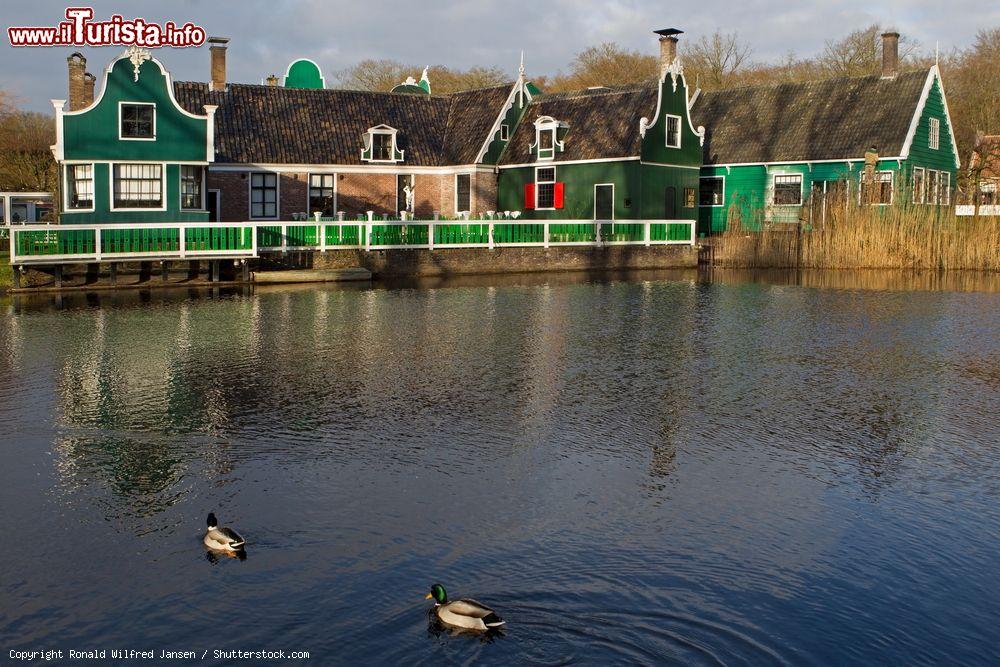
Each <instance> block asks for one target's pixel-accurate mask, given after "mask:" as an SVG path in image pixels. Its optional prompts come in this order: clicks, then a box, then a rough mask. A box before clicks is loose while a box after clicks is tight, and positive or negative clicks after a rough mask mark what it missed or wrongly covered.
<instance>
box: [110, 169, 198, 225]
mask: <svg viewBox="0 0 1000 667" xmlns="http://www.w3.org/2000/svg"><path fill="white" fill-rule="evenodd" d="M127 164H141V165H152V164H158V165H160V206H157V207H149V208H132V207H130V206H126V207H124V208H119V207H116V206H115V167H119V166H122V165H127ZM178 172H179V170H178ZM178 178H180V176H179V174H178ZM178 187H180V183H178ZM108 204H109V206H108V210H110V211H112V212H121V211H129V212H135V211H166V210H167V163H166V162H149V161H146V162H144V161H142V160H122V161H121V162H109V163H108Z"/></svg>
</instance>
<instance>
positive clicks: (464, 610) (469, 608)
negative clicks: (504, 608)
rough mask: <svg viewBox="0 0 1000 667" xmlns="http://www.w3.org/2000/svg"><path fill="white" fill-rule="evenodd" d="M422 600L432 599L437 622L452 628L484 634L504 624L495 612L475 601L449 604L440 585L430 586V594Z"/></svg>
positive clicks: (459, 601)
mask: <svg viewBox="0 0 1000 667" xmlns="http://www.w3.org/2000/svg"><path fill="white" fill-rule="evenodd" d="M424 599H426V600H431V599H433V600H434V614H435V615H436V616H437V618H438V620H440V621H441V622H442V623H444V624H445V625H447V626H451V627H453V628H461V629H463V630H478V631H479V632H486V631H487V630H492V629H494V628H499V627H500V626H502V625H504V623H506V621H504V620H503V619H502V618H500V617H499V616H497V614H496V612H495V611H493V610H492V609H490V608H489V607H487V606H485V605H482V604H479V603H478V602H476V601H475V600H469V599H464V600H453V601H451V602H449V601H448V593H447V592H446V591H445V590H444V586H442V585H441V584H434V585H433V586H431V592H430V593H428V594H427V596H426V597H425V598H424Z"/></svg>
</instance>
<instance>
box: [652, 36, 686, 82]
mask: <svg viewBox="0 0 1000 667" xmlns="http://www.w3.org/2000/svg"><path fill="white" fill-rule="evenodd" d="M653 33H654V34H656V35H659V36H660V76H663V73H664V72H666V71H667V68H668V67H670V66H671V65H673V64H674V61H675V60H677V35H682V34H684V31H683V30H678V29H677V28H664V29H663V30H654V31H653Z"/></svg>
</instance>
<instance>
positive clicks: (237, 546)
mask: <svg viewBox="0 0 1000 667" xmlns="http://www.w3.org/2000/svg"><path fill="white" fill-rule="evenodd" d="M245 544H246V540H244V539H243V538H242V537H240V534H239V533H237V532H236V531H235V530H233V529H232V528H227V527H226V526H222V527H219V522H218V520H217V519H216V518H215V513H214V512H212V513H209V515H208V530H206V531H205V546H207V547H208V548H209V549H214V550H215V551H229V552H237V551H240V550H241V549H243V546H244V545H245Z"/></svg>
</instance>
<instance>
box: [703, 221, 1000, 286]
mask: <svg viewBox="0 0 1000 667" xmlns="http://www.w3.org/2000/svg"><path fill="white" fill-rule="evenodd" d="M736 208H737V207H733V209H736ZM754 226H758V225H754ZM759 227H760V228H761V230H762V231H746V229H744V226H743V225H742V224H741V220H739V218H738V217H737V216H731V217H730V220H729V224H728V230H727V231H726V232H725V233H723V234H721V235H720V236H718V237H716V238H715V239H714V240H713V244H714V245H715V248H714V257H713V263H715V264H716V265H718V266H732V267H742V268H817V269H918V270H925V269H933V270H968V271H1000V218H998V217H978V218H974V217H971V216H969V217H958V216H956V215H955V213H954V210H950V209H943V208H942V209H939V208H937V207H931V206H885V207H883V206H850V207H843V208H840V207H836V208H835V209H832V210H829V211H827V215H826V216H825V220H823V221H822V222H813V223H809V222H806V221H803V222H800V223H782V224H773V225H759Z"/></svg>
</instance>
